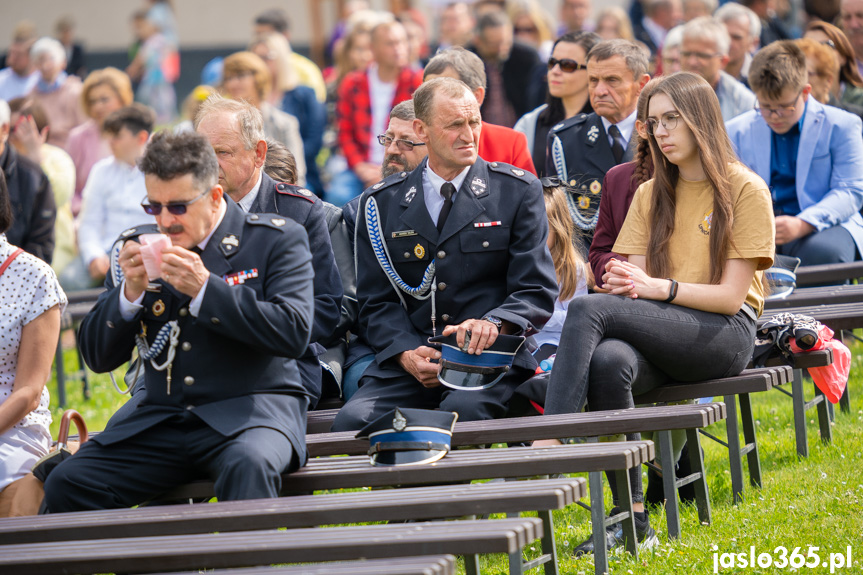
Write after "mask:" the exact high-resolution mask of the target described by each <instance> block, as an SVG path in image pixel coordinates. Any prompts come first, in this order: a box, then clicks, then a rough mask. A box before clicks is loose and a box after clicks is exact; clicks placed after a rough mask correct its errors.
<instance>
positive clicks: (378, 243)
mask: <svg viewBox="0 0 863 575" xmlns="http://www.w3.org/2000/svg"><path fill="white" fill-rule="evenodd" d="M366 227H367V228H368V231H369V241H370V242H371V244H372V250H373V251H374V252H375V257H376V258H377V260H378V263H379V264H380V265H381V268H382V269H383V270H384V273H385V274H387V277H388V278H389V279H390V281H391V282H392V283H393V285H395V286H397V287H398V288H399V289H400V290H402V291H403V292H405V293H406V294H409V295H411V296H413V297H415V298H417V299H426V298H428V297H429V295H430V292H429V289H430V288H431V285H432V282H433V281H434V274H435V260H432V261H431V263H430V264H429V266H428V267H427V268H426V271H425V273H424V274H423V281H422V283H421V284H420V285H418V286H417V287H411V286H409V285H408V284H407V283H406V282H405V281H404V280H403V279H402V278H401V277H400V276H399V274H398V272H396V270H395V268H393V266H392V264H391V263H390V254H389V251H388V250H387V246H386V242H385V241H384V239H383V232H382V231H381V226H380V222H379V221H378V205H377V202H376V201H375V199H374V198H371V197H370V198H369V200H368V202H367V203H366Z"/></svg>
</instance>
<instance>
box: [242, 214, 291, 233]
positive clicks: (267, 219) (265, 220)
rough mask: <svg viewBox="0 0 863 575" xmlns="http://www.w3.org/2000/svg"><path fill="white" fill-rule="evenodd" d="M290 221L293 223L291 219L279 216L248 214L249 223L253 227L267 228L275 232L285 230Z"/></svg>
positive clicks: (247, 220)
mask: <svg viewBox="0 0 863 575" xmlns="http://www.w3.org/2000/svg"><path fill="white" fill-rule="evenodd" d="M289 221H291V220H290V219H289V218H286V217H284V216H280V215H278V214H246V222H247V223H250V224H252V225H253V226H266V227H268V228H272V229H274V230H284V229H285V225H286V224H287V223H288V222H289Z"/></svg>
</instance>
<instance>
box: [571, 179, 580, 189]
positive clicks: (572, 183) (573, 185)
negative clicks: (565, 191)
mask: <svg viewBox="0 0 863 575" xmlns="http://www.w3.org/2000/svg"><path fill="white" fill-rule="evenodd" d="M576 184H578V182H577V181H575V180H569V187H570V188H574V187H575V186H576Z"/></svg>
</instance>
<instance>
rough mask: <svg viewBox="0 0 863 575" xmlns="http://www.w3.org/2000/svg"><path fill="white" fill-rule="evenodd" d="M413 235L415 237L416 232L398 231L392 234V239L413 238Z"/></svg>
mask: <svg viewBox="0 0 863 575" xmlns="http://www.w3.org/2000/svg"><path fill="white" fill-rule="evenodd" d="M415 235H417V232H416V230H400V231H397V232H393V239H396V238H407V237H410V236H415Z"/></svg>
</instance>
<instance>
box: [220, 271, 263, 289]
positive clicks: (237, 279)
mask: <svg viewBox="0 0 863 575" xmlns="http://www.w3.org/2000/svg"><path fill="white" fill-rule="evenodd" d="M256 277H258V268H253V269H250V270H243V271H241V272H237V273H235V274H230V275H227V276H224V278H225V283H227V284H228V285H229V286H235V285H238V284H239V285H242V284H244V283H246V280H248V279H252V278H256Z"/></svg>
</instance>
